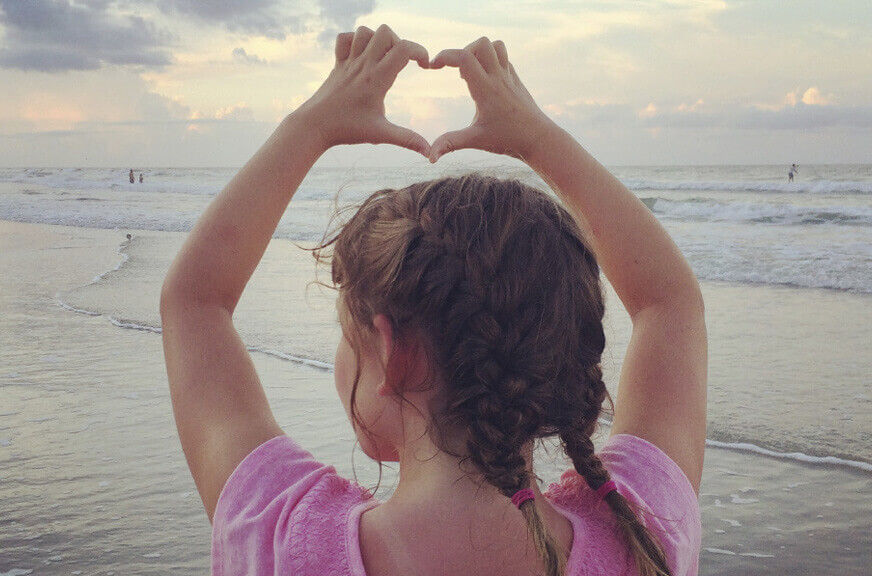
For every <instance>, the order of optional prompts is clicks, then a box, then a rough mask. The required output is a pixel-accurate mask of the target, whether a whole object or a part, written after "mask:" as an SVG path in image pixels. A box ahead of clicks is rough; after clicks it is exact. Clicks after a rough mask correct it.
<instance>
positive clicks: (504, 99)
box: [313, 26, 548, 162]
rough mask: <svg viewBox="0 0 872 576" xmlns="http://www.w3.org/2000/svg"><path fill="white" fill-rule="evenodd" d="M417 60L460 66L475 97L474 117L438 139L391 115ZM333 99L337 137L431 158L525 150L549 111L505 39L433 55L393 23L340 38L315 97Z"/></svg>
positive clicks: (432, 65)
mask: <svg viewBox="0 0 872 576" xmlns="http://www.w3.org/2000/svg"><path fill="white" fill-rule="evenodd" d="M412 61H415V62H417V63H418V65H419V66H420V67H421V68H423V69H428V70H440V69H443V68H446V67H448V68H457V69H458V70H459V72H460V77H461V78H462V79H463V81H464V82H465V83H466V85H467V88H468V90H469V94H470V96H471V97H472V100H473V102H474V104H475V116H474V117H473V120H472V123H471V124H470V125H469V126H467V127H465V128H462V129H460V130H454V131H449V132H446V133H444V134H441V135H440V136H438V137H437V138H436V139H435V140H434V141H433V143H432V144H430V143H429V142H427V140H426V139H425V138H424V137H423V136H421V135H420V134H419V133H417V132H415V131H414V130H411V129H409V128H406V127H402V126H398V125H396V124H393V123H391V122H389V121H388V120H387V119H386V118H385V116H384V98H385V95H386V94H387V92H388V91H389V90H390V89H391V87H392V86H393V84H394V82H395V81H396V78H397V75H398V74H399V73H400V72H401V71H402V70H403V69H404V68H405V67H406V66H407V65H408V64H409V63H410V62H412ZM319 97H321V99H329V100H332V101H333V102H332V104H331V106H329V108H330V109H331V111H330V112H328V116H338V117H339V120H338V121H333V120H332V118H331V121H330V126H329V129H330V130H331V131H332V132H333V134H332V135H331V136H332V137H331V138H328V141H329V142H330V143H331V145H332V144H355V143H363V142H368V143H372V144H394V145H397V146H402V147H404V148H408V149H410V150H413V151H416V152H418V153H420V154H422V155H424V156H425V157H427V158H429V160H430V161H431V162H436V161H437V160H438V159H439V158H440V157H441V156H443V155H444V154H446V153H448V152H452V151H455V150H460V149H464V148H475V149H479V150H484V151H487V152H493V153H497V154H508V155H511V156H516V157H524V156H525V149H526V148H528V147H529V146H530V145H531V142H532V141H533V139H532V138H531V136H532V135H534V134H538V133H540V132H541V129H542V128H543V127H544V126H546V124H542V121H543V120H545V121H546V122H548V120H547V117H546V116H545V115H544V114H543V113H542V112H541V110H539V108H538V106H537V105H536V103H535V102H534V101H533V99H532V97H531V96H530V94H529V92H527V90H526V88H524V86H523V84H522V83H521V81H520V79H519V78H518V76H517V74H516V73H515V70H514V68H513V67H512V65H511V64H510V63H509V59H508V55H507V52H506V47H505V45H504V44H503V43H502V42H500V41H496V42H491V41H490V40H488V39H487V38H481V39H479V40H477V41H475V42H473V43H472V44H470V45H468V46H467V47H465V48H463V49H447V50H442V51H441V52H439V53H438V54H437V55H436V57H435V58H433V59H432V60H429V59H428V54H427V50H426V49H425V48H424V47H423V46H421V45H420V44H416V43H414V42H410V41H408V40H401V39H400V38H399V37H398V36H397V35H396V34H394V32H393V31H392V30H391V29H390V28H388V27H387V26H380V27H379V28H378V30H376V31H375V32H373V31H372V30H370V29H368V28H364V27H361V28H358V30H357V31H356V32H354V33H351V32H348V33H344V34H340V35H339V36H338V37H337V39H336V66H335V68H334V70H333V72H332V73H331V74H330V77H329V78H328V79H327V81H325V83H324V85H323V86H322V87H321V89H319V91H318V92H317V93H316V94H315V96H313V99H318V98H319Z"/></svg>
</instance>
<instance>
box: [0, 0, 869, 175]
mask: <svg viewBox="0 0 872 576" xmlns="http://www.w3.org/2000/svg"><path fill="white" fill-rule="evenodd" d="M381 23H386V24H388V25H390V26H391V27H392V28H393V29H394V30H395V31H396V32H397V33H398V34H399V35H400V36H401V37H403V38H408V39H410V40H414V41H416V42H418V43H420V44H423V45H424V46H425V47H426V48H427V49H428V50H429V51H430V54H431V56H433V55H435V54H436V53H437V52H438V51H439V50H441V49H444V48H459V47H463V46H465V45H466V44H468V43H470V42H472V41H473V40H475V39H477V38H479V37H481V36H487V37H489V38H491V39H493V40H495V39H501V40H503V41H504V42H505V43H506V45H507V47H508V52H509V58H510V59H511V60H512V62H513V64H514V66H515V69H516V70H517V72H518V74H519V75H520V77H521V79H522V80H523V81H524V83H525V85H526V86H527V88H528V89H529V90H530V92H531V93H532V94H533V96H534V97H535V98H536V100H537V102H538V103H539V104H540V106H541V107H542V108H543V109H544V110H545V111H546V112H547V113H548V114H549V115H550V116H551V117H552V118H554V119H555V120H556V121H557V122H558V123H559V124H561V125H562V126H563V127H564V128H566V129H568V130H569V131H570V132H571V133H572V134H573V135H574V136H575V137H576V138H577V139H578V140H579V141H580V142H581V143H582V144H583V145H584V146H585V147H586V148H587V149H588V150H589V151H590V152H591V153H593V154H594V156H596V157H597V158H598V159H599V160H600V161H601V162H603V163H605V164H606V165H661V164H665V165H683V164H790V163H793V162H796V163H799V164H826V163H872V33H870V31H872V2H870V1H869V0H832V1H830V2H820V1H818V0H815V1H810V0H791V1H789V2H787V1H784V0H778V1H775V0H741V1H739V0H736V1H731V0H723V1H722V0H608V1H606V0H599V1H594V0H590V1H581V0H564V1H547V0H519V1H511V0H509V1H505V0H478V1H476V0H440V2H438V3H432V2H408V1H401V0H0V87H2V88H0V166H46V167H53V166H105V167H113V166H124V167H126V166H130V167H136V168H137V169H141V168H145V167H155V166H179V167H187V166H240V165H242V164H243V163H244V162H245V161H246V160H247V159H248V157H250V156H251V154H252V153H253V152H254V151H255V150H256V149H257V148H258V147H259V145H260V144H261V143H262V142H263V141H264V140H265V139H266V138H267V136H268V135H269V134H270V133H271V131H272V130H273V129H274V128H275V126H276V124H277V123H278V122H279V121H280V120H281V119H282V118H283V117H284V116H285V115H287V114H288V113H289V112H291V111H292V110H294V109H295V108H296V107H297V106H299V105H300V104H301V103H302V102H304V101H305V100H306V98H308V97H309V96H311V95H312V94H313V93H314V91H315V90H316V89H317V88H318V86H319V85H320V84H321V82H322V81H323V80H324V79H325V78H326V77H327V75H328V74H329V72H330V69H331V68H332V65H333V39H334V38H335V35H336V34H337V33H338V32H339V31H345V30H353V29H354V28H355V27H356V26H360V25H365V26H369V27H371V28H376V27H377V26H378V25H379V24H381ZM386 107H387V114H388V118H389V119H391V120H392V121H394V122H396V123H398V124H402V125H405V126H408V127H410V128H412V129H414V130H416V131H418V132H420V133H421V134H422V135H423V136H424V137H425V138H427V139H428V140H431V141H432V140H433V139H435V138H436V137H437V136H438V135H439V134H441V133H442V132H444V131H446V130H452V129H457V128H461V127H463V126H465V125H467V124H468V123H469V121H470V120H471V118H472V115H473V113H474V106H473V104H472V102H471V100H470V98H469V95H468V93H467V91H466V88H465V85H464V84H463V82H462V80H461V79H460V78H459V75H458V74H457V71H456V70H450V69H447V70H441V71H421V70H417V69H415V67H414V66H413V65H410V66H409V67H408V68H407V69H406V70H405V71H403V72H402V73H401V75H400V77H399V78H398V79H397V82H396V84H395V86H394V88H393V89H392V90H391V92H390V93H389V94H388V97H387V99H386ZM461 154H463V153H461ZM410 155H412V153H411V152H406V151H403V150H400V149H397V148H392V147H388V146H378V147H373V146H356V147H341V148H339V149H336V150H334V151H331V152H330V153H328V154H327V155H326V156H325V157H324V158H323V159H322V164H326V165H344V164H347V163H353V162H360V161H362V159H363V160H366V161H368V162H372V163H376V164H384V165H402V164H404V163H407V162H409V161H410V160H411V156H410Z"/></svg>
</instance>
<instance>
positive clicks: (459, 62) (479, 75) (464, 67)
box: [430, 48, 487, 83]
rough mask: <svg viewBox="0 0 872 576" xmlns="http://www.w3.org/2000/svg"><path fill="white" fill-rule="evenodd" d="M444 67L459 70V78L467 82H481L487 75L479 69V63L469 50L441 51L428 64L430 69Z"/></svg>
mask: <svg viewBox="0 0 872 576" xmlns="http://www.w3.org/2000/svg"><path fill="white" fill-rule="evenodd" d="M445 66H450V67H452V68H459V69H460V77H461V78H463V79H464V80H466V82H467V83H469V82H479V81H481V80H483V79H484V78H485V77H486V76H487V73H486V72H485V71H484V68H482V67H481V63H480V62H479V61H478V59H477V58H476V57H475V56H474V55H473V53H472V51H470V50H466V49H463V50H458V49H456V48H455V49H449V50H443V51H442V52H440V53H439V54H437V55H436V57H435V58H433V60H432V61H431V62H430V68H432V69H433V70H439V69H440V68H444V67H445Z"/></svg>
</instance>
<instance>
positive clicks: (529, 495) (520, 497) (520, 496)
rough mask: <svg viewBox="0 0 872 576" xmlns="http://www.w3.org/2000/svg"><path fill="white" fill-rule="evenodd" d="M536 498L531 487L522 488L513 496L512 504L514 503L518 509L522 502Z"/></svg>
mask: <svg viewBox="0 0 872 576" xmlns="http://www.w3.org/2000/svg"><path fill="white" fill-rule="evenodd" d="M535 498H536V494H535V493H534V492H533V491H532V490H530V489H529V488H522V489H520V490H518V491H517V492H515V494H514V496H512V504H514V505H515V506H516V507H517V508H518V510H520V509H521V504H523V503H524V502H526V501H527V500H534V499H535Z"/></svg>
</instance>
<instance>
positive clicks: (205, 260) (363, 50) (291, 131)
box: [161, 26, 430, 518]
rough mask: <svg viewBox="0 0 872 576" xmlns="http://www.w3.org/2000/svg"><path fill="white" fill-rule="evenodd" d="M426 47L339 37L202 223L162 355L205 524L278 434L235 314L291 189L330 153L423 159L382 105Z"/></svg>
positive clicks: (165, 303) (173, 298)
mask: <svg viewBox="0 0 872 576" xmlns="http://www.w3.org/2000/svg"><path fill="white" fill-rule="evenodd" d="M409 60H417V61H418V62H419V63H420V64H421V65H422V66H427V64H428V62H427V52H426V51H425V50H424V48H423V47H421V46H419V45H417V44H413V43H411V42H407V41H401V40H400V39H399V38H398V37H397V36H396V35H395V34H394V33H393V32H392V31H391V30H390V28H388V27H386V26H384V27H381V28H379V29H378V31H376V32H373V31H372V30H369V29H367V28H360V29H358V30H357V32H356V33H354V34H352V33H347V34H340V35H339V37H338V38H337V41H336V66H335V68H334V69H333V71H332V72H331V74H330V76H329V77H328V78H327V80H326V81H325V82H324V85H323V86H322V87H321V88H320V89H319V90H318V91H317V92H316V93H315V95H314V96H312V98H311V99H310V100H309V101H307V102H306V103H305V104H303V106H301V107H300V108H299V109H298V110H296V111H295V112H293V113H292V114H290V115H289V116H288V117H287V118H285V120H284V121H283V122H282V123H281V124H280V125H279V127H278V128H277V129H276V131H275V132H274V133H273V135H272V136H271V137H270V138H269V140H267V142H266V143H265V144H264V145H263V146H262V147H261V148H260V150H258V152H257V153H256V154H255V155H254V157H253V158H251V160H249V161H248V163H247V164H246V165H245V166H244V167H243V168H242V170H240V171H239V173H238V174H237V175H236V176H235V177H234V178H233V179H232V180H231V181H230V183H229V184H228V185H227V186H226V187H225V188H224V190H223V191H222V192H221V193H220V194H219V195H218V196H217V197H216V198H215V200H214V201H213V202H212V203H211V204H210V205H209V207H208V208H207V210H206V211H205V212H204V214H203V215H202V216H201V217H200V219H199V220H198V221H197V224H196V226H195V227H194V229H193V230H192V231H191V234H190V235H189V236H188V239H187V240H186V242H185V244H184V245H183V246H182V249H181V251H180V252H179V254H178V256H177V257H176V259H175V261H174V262H173V264H172V266H171V268H170V271H169V273H168V274H167V277H166V280H165V281H164V285H163V291H162V293H161V318H162V321H163V341H164V354H165V357H166V365H167V374H168V377H169V383H170V393H171V397H172V402H173V411H174V413H175V417H176V425H177V427H178V431H179V437H180V439H181V442H182V448H183V449H184V452H185V457H186V458H187V460H188V465H189V467H190V469H191V474H192V475H193V477H194V481H195V482H196V484H197V489H198V490H199V492H200V497H201V498H202V500H203V504H204V505H205V507H206V511H207V513H208V515H209V518H211V517H212V513H213V511H214V509H215V504H216V502H217V500H218V496H219V495H220V493H221V490H222V488H223V487H224V483H225V482H226V480H227V478H228V477H229V476H230V474H231V473H232V472H233V470H234V468H235V467H236V466H237V464H239V462H240V461H241V460H242V459H243V458H244V457H245V456H246V455H247V454H248V453H249V452H251V451H252V450H253V449H254V448H256V447H257V446H259V445H260V444H261V443H263V442H265V441H266V440H269V439H270V438H273V437H275V436H278V435H280V434H281V433H282V431H281V429H280V428H279V426H278V424H277V423H276V421H275V419H274V418H273V415H272V412H271V410H270V408H269V404H268V402H267V399H266V396H265V394H264V391H263V388H262V386H261V384H260V381H259V379H258V377H257V373H256V372H255V369H254V365H253V364H252V361H251V358H250V357H249V355H248V352H247V350H246V347H245V344H244V343H243V342H242V340H241V339H240V337H239V335H238V334H237V333H236V330H235V329H234V327H233V322H232V315H233V311H234V309H235V307H236V304H237V302H238V301H239V298H240V296H241V295H242V291H243V289H244V288H245V285H246V284H247V283H248V280H249V278H250V277H251V274H252V273H253V272H254V269H255V268H256V267H257V264H258V262H260V259H261V257H262V256H263V253H264V251H265V250H266V247H267V245H268V244H269V241H270V239H271V238H272V235H273V233H274V231H275V228H276V226H277V225H278V222H279V220H280V219H281V217H282V214H283V213H284V211H285V209H286V208H287V206H288V203H289V202H290V200H291V198H292V196H293V195H294V192H295V191H296V189H297V187H298V186H299V184H300V182H301V181H302V180H303V178H304V177H305V175H306V173H307V172H308V171H309V169H310V168H311V167H312V165H313V164H314V162H315V161H316V160H317V159H318V158H319V157H320V156H321V154H323V153H324V152H325V151H326V150H327V149H328V148H330V147H331V146H335V145H338V144H355V143H363V142H367V143H372V144H378V143H391V144H396V145H399V146H403V147H406V148H410V149H412V150H415V151H417V152H419V153H421V154H424V155H427V154H428V152H429V148H430V147H429V145H428V144H427V141H426V140H424V139H423V138H422V137H421V136H419V135H418V134H416V133H414V132H412V131H410V130H408V129H405V128H400V127H398V126H395V125H393V124H391V123H389V122H388V121H387V120H386V119H385V116H384V96H385V93H386V92H387V90H388V89H389V88H390V87H391V85H392V84H393V82H394V80H395V78H396V76H397V74H398V73H399V72H400V70H402V69H403V68H404V67H405V66H406V64H407V63H408V62H409Z"/></svg>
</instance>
